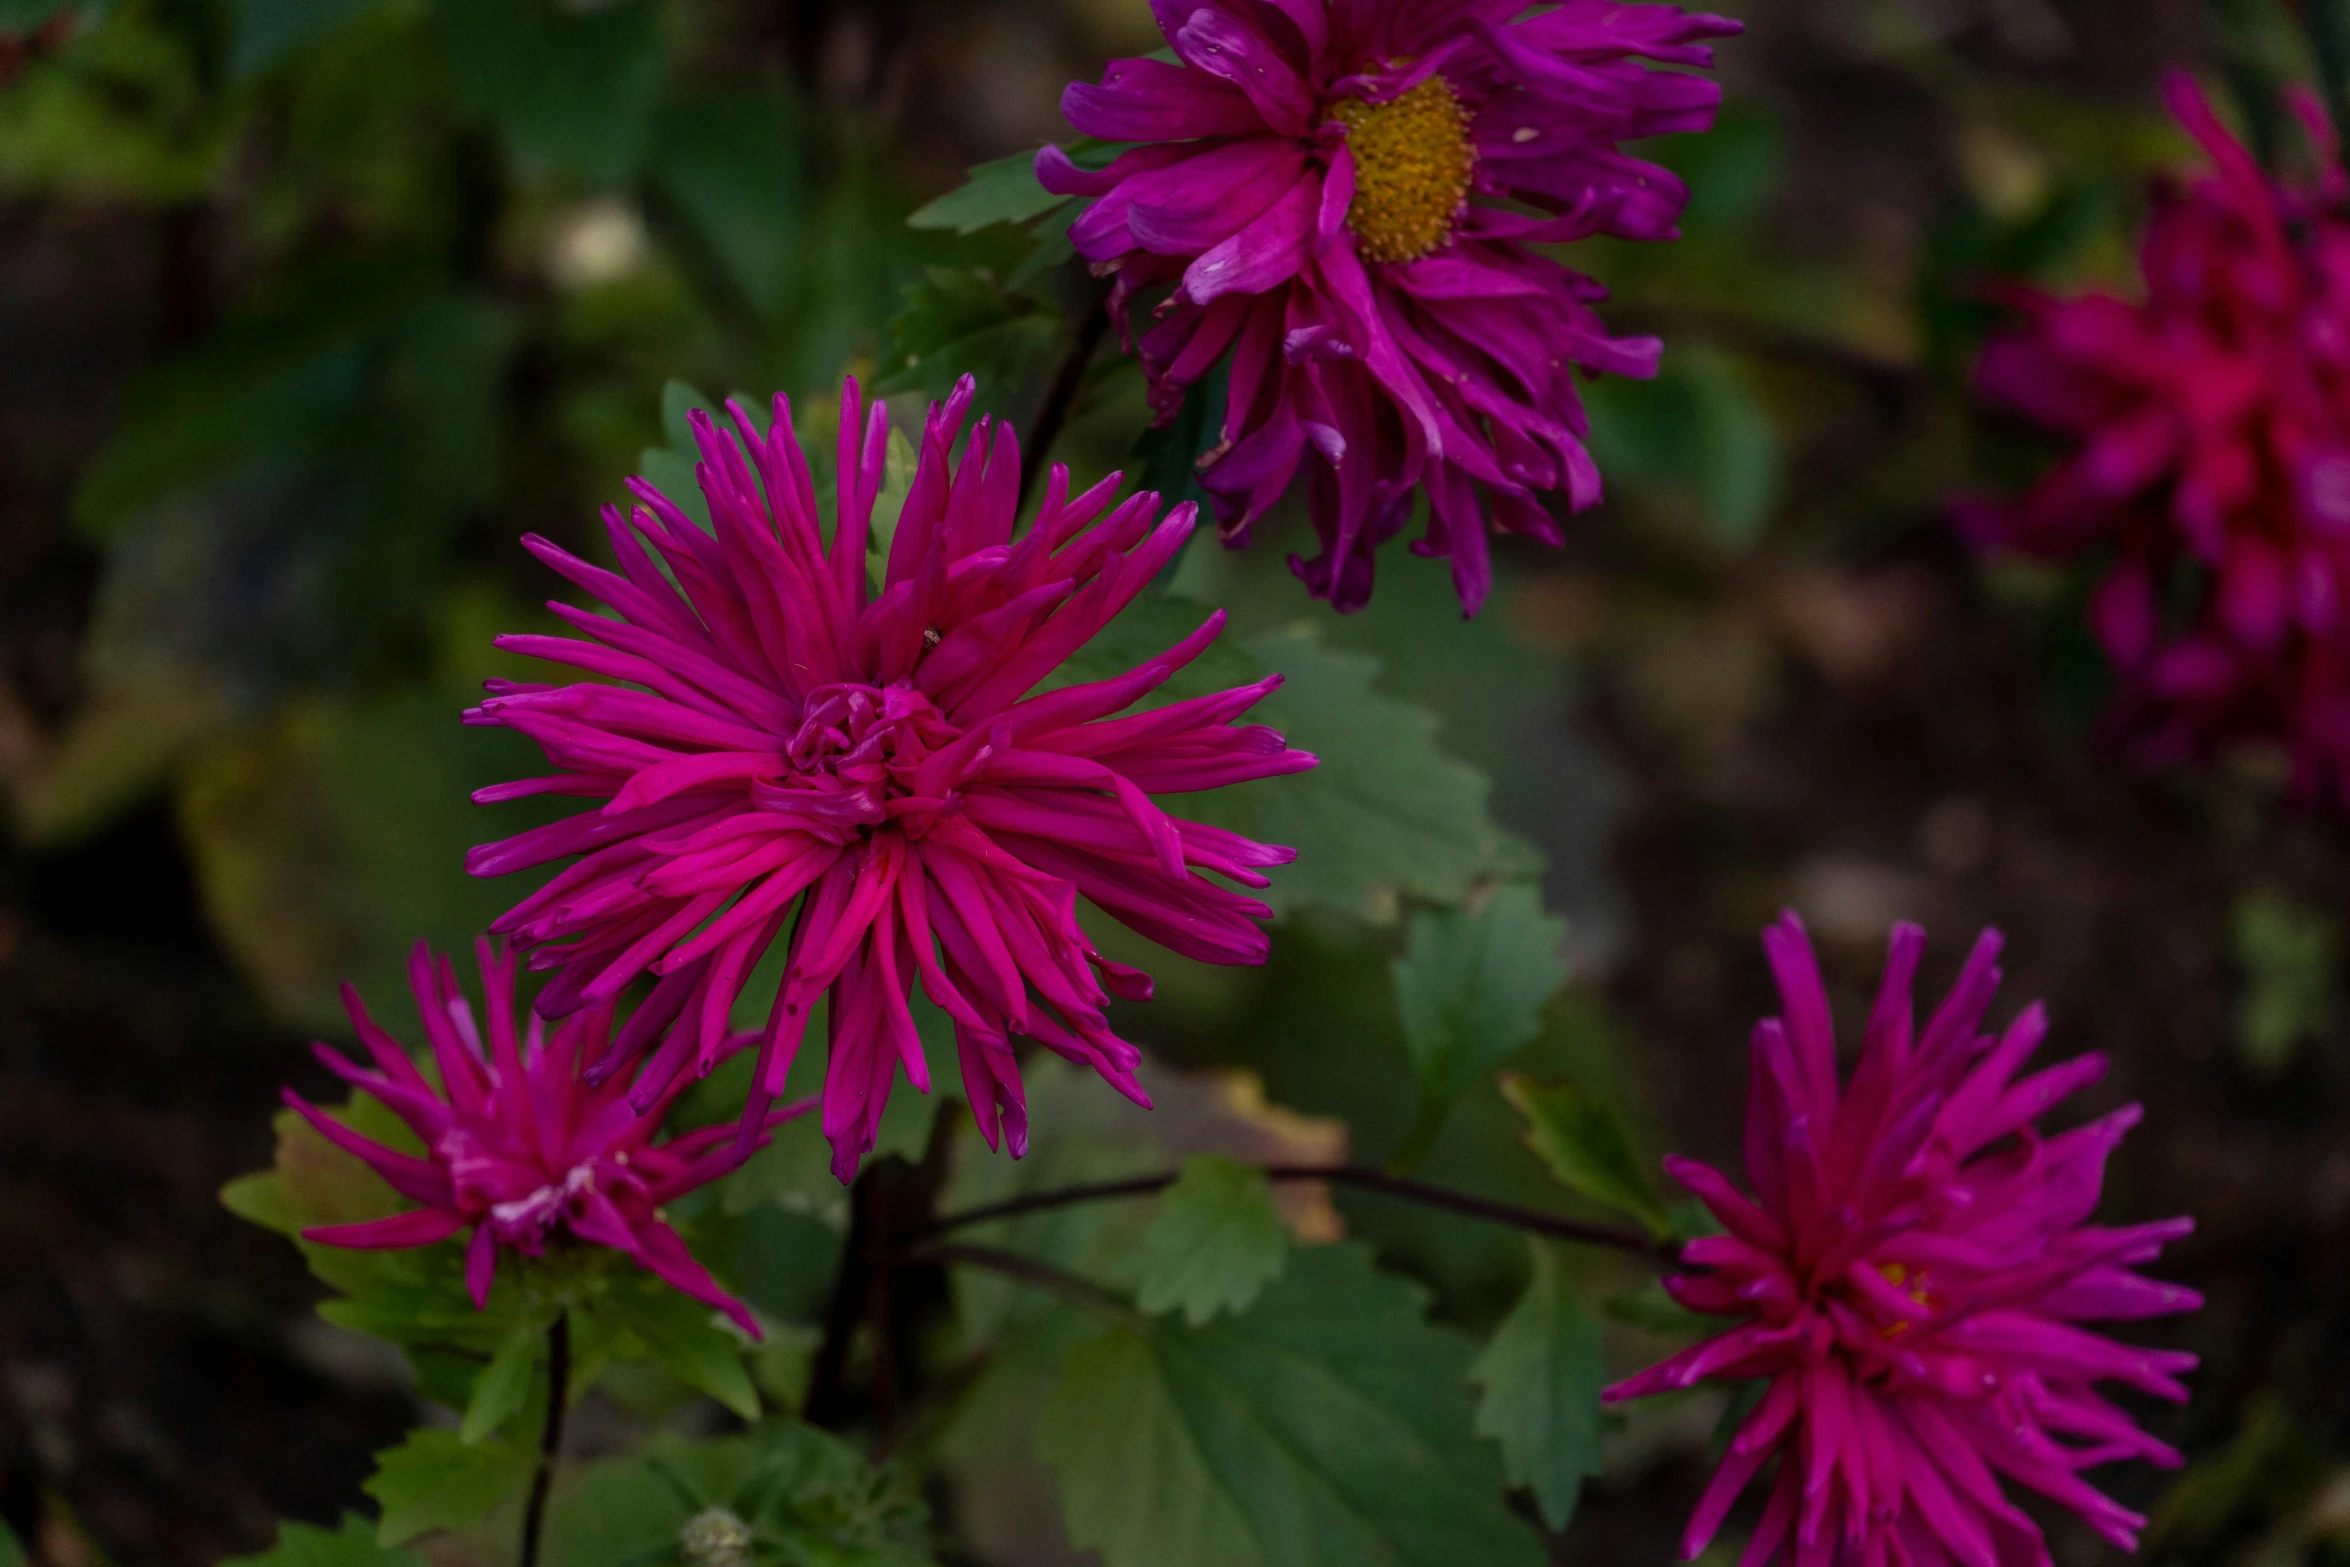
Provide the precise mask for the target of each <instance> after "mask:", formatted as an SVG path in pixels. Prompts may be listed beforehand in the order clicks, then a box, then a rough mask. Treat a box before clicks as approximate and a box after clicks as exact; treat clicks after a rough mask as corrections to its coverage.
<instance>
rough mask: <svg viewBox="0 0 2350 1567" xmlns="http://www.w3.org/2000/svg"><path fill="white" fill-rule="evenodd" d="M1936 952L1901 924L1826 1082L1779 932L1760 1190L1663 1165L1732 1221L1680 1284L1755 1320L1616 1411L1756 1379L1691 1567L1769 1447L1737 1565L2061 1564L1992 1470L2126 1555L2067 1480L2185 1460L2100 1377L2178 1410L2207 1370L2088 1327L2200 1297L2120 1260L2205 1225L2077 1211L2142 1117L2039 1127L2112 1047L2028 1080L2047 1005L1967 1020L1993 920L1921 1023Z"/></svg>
mask: <svg viewBox="0 0 2350 1567" xmlns="http://www.w3.org/2000/svg"><path fill="white" fill-rule="evenodd" d="M1925 941H1926V938H1925V933H1924V932H1923V931H1921V930H1919V929H1918V928H1917V927H1916V926H1914V925H1899V926H1896V927H1894V930H1893V936H1892V941H1891V943H1890V951H1889V954H1888V956H1887V959H1886V966H1885V978H1884V984H1883V988H1882V989H1881V990H1880V991H1879V993H1878V996H1877V1002H1876V1008H1875V1010H1874V1011H1873V1012H1872V1013H1871V1015H1870V1017H1869V1023H1868V1031H1867V1033H1866V1035H1865V1036H1864V1038H1863V1041H1862V1044H1861V1051H1860V1060H1859V1064H1858V1066H1857V1067H1856V1069H1855V1070H1854V1072H1853V1074H1852V1077H1851V1080H1850V1081H1849V1082H1847V1083H1843V1084H1841V1085H1839V1083H1838V1080H1837V1068H1836V1038H1835V1031H1834V1025H1833V1023H1832V1021H1831V1019H1830V1017H1829V1014H1828V998H1827V993H1826V991H1825V989H1824V988H1823V987H1822V985H1821V982H1820V972H1819V967H1818V964H1817V962H1816V961H1815V959H1814V957H1813V954H1812V949H1811V944H1810V942H1809V940H1808V939H1807V938H1806V937H1805V935H1804V930H1803V926H1802V924H1801V923H1800V922H1799V921H1798V920H1797V919H1796V918H1795V916H1794V915H1792V914H1788V915H1785V916H1783V917H1782V918H1781V920H1780V922H1779V923H1778V924H1777V925H1775V926H1773V927H1772V928H1771V929H1770V930H1768V931H1766V932H1765V933H1764V936H1763V946H1764V949H1765V951H1766V952H1767V953H1768V955H1769V957H1770V961H1771V968H1772V970H1773V972H1774V973H1775V975H1776V976H1777V979H1778V984H1779V994H1780V999H1781V1004H1782V1006H1783V1007H1784V1009H1785V1010H1784V1012H1783V1013H1782V1015H1781V1016H1779V1017H1774V1018H1769V1019H1766V1020H1764V1021H1763V1022H1762V1023H1761V1024H1759V1025H1757V1027H1756V1028H1755V1031H1754V1045H1753V1065H1752V1069H1751V1070H1752V1076H1751V1080H1750V1083H1749V1086H1748V1090H1747V1092H1748V1098H1747V1110H1746V1167H1747V1175H1748V1178H1749V1179H1750V1180H1751V1181H1752V1182H1753V1186H1754V1195H1753V1196H1752V1197H1748V1196H1747V1195H1746V1194H1744V1193H1742V1192H1740V1191H1739V1190H1737V1188H1735V1187H1734V1186H1732V1185H1731V1183H1730V1182H1729V1180H1728V1179H1727V1178H1725V1177H1724V1176H1723V1175H1722V1174H1721V1173H1720V1172H1719V1171H1717V1170H1715V1169H1713V1168H1711V1167H1710V1166H1707V1165H1703V1164H1699V1163H1697V1162H1696V1161H1694V1160H1689V1159H1672V1160H1668V1161H1667V1162H1666V1168H1667V1169H1668V1170H1669V1171H1670V1172H1671V1173H1672V1175H1673V1176H1674V1178H1675V1179H1676V1180H1678V1181H1679V1182H1680V1183H1681V1184H1682V1185H1683V1186H1686V1187H1687V1188H1688V1189H1689V1190H1690V1191H1692V1192H1694V1193H1695V1194H1696V1195H1697V1196H1698V1197H1699V1198H1700V1199H1701V1200H1703V1202H1704V1203H1705V1205H1706V1207H1707V1208H1708V1209H1710V1210H1711V1211H1712V1213H1713V1215H1714V1217H1715V1218H1716V1219H1718V1220H1720V1221H1721V1224H1722V1227H1723V1229H1724V1230H1725V1231H1726V1232H1727V1233H1725V1234H1722V1235H1718V1236H1713V1237H1709V1238H1706V1239H1701V1240H1696V1241H1692V1242H1690V1243H1689V1245H1688V1246H1687V1247H1686V1248H1685V1249H1684V1250H1683V1253H1682V1257H1683V1261H1684V1262H1685V1263H1686V1264H1688V1265H1689V1268H1690V1269H1691V1271H1688V1272H1684V1273H1680V1274H1677V1275H1675V1276H1673V1277H1672V1278H1669V1279H1668V1280H1667V1281H1666V1288H1667V1289H1668V1290H1670V1291H1671V1293H1672V1295H1673V1298H1674V1299H1676V1300H1678V1301H1680V1302H1681V1303H1682V1304H1683V1305H1685V1306H1687V1307H1689V1308H1690V1309H1691V1310H1693V1311H1700V1312H1705V1313H1707V1314H1709V1315H1713V1316H1722V1317H1732V1318H1738V1319H1741V1320H1740V1321H1739V1323H1738V1325H1737V1326H1735V1327H1733V1328H1730V1329H1728V1330H1727V1331H1725V1332H1724V1333H1722V1334H1721V1335H1720V1336H1719V1337H1716V1338H1713V1339H1709V1340H1707V1341H1706V1342H1705V1343H1703V1344H1700V1345H1698V1346H1697V1347H1696V1348H1694V1349H1690V1350H1687V1351H1685V1352H1683V1353H1681V1354H1679V1355H1676V1356H1674V1357H1673V1358H1671V1359H1670V1360H1667V1361H1665V1362H1664V1363H1663V1364H1661V1365H1658V1366H1655V1367H1653V1368H1651V1369H1650V1370H1648V1371H1644V1372H1642V1373H1641V1374H1640V1375H1638V1376H1635V1377H1633V1378H1631V1379H1630V1380H1629V1381H1625V1382H1621V1383H1618V1384H1617V1385H1616V1386H1614V1387H1612V1388H1609V1389H1608V1390H1607V1392H1606V1394H1605V1397H1606V1398H1607V1400H1608V1401H1610V1402H1615V1401H1618V1400H1622V1399H1627V1398H1636V1397H1639V1396H1642V1395H1644V1394H1650V1393H1660V1392H1664V1391H1667V1390H1669V1389H1675V1388H1686V1387H1689V1386H1692V1385H1693V1384H1695V1383H1697V1382H1699V1381H1700V1380H1702V1379H1705V1378H1708V1377H1716V1378H1767V1379H1768V1386H1767V1388H1766V1389H1765V1391H1764V1392H1763V1395H1762V1401H1761V1403H1760V1404H1758V1405H1757V1406H1756V1407H1755V1409H1754V1412H1753V1413H1752V1414H1751V1415H1749V1416H1748V1417H1747V1418H1746V1421H1745V1423H1744V1424H1743V1425H1741V1426H1740V1428H1739V1430H1738V1432H1737V1435H1736V1436H1735V1437H1734V1438H1733V1439H1732V1440H1731V1443H1730V1447H1729V1451H1728V1453H1727V1455H1726V1456H1725V1457H1724V1458H1723V1460H1722V1466H1721V1468H1720V1470H1719V1471H1718V1472H1717V1473H1716V1474H1715V1476H1714V1478H1713V1482H1712V1484H1711V1485H1710V1486H1709V1487H1708V1488H1707V1490H1706V1492H1705V1495H1704V1497H1703V1499H1702V1500H1701V1501H1700V1502H1699V1503H1698V1506H1697V1511H1696V1515H1695V1516H1694V1517H1692V1518H1691V1519H1690V1521H1689V1528H1688V1532H1687V1534H1686V1535H1685V1536H1684V1538H1683V1541H1682V1550H1683V1553H1684V1554H1685V1555H1686V1556H1689V1557H1695V1556H1696V1555H1697V1554H1698V1553H1699V1552H1700V1551H1701V1550H1703V1549H1704V1548H1705V1546H1706V1544H1707V1542H1708V1541H1710V1540H1711V1539H1712V1538H1713V1536H1714V1534H1715V1532H1716V1531H1717V1530H1718V1529H1720V1527H1721V1525H1722V1521H1723V1519H1724V1517H1725V1516H1726V1515H1727V1514H1728V1512H1729V1510H1730V1507H1731V1504H1732V1503H1733V1502H1735V1501H1736V1500H1737V1498H1738V1496H1739V1493H1740V1492H1741V1491H1743V1490H1744V1489H1745V1487H1746V1485H1747V1483H1748V1482H1749V1481H1750V1480H1752V1479H1753V1478H1754V1477H1755V1476H1756V1475H1757V1474H1758V1473H1760V1472H1761V1470H1762V1468H1763V1466H1764V1465H1765V1463H1767V1462H1768V1461H1770V1460H1771V1459H1773V1458H1776V1459H1777V1460H1778V1477H1777V1480H1776V1482H1775V1483H1774V1484H1773V1485H1772V1487H1771V1491H1770V1499H1769V1502H1768V1504H1767V1505H1766V1506H1765V1508H1764V1510H1763V1514H1762V1520H1761V1523H1760V1524H1759V1525H1758V1527H1757V1528H1756V1530H1755V1533H1754V1535H1753V1538H1752V1541H1751V1543H1750V1544H1749V1545H1748V1546H1747V1549H1746V1554H1745V1557H1744V1559H1743V1560H1744V1563H1745V1567H1761V1564H1763V1563H1766V1562H1770V1561H1772V1560H1774V1559H1781V1560H1786V1561H1790V1562H1794V1563H1800V1564H1804V1567H1812V1564H1819V1567H1830V1564H1833V1567H1881V1564H1891V1567H1942V1564H1945V1563H1951V1564H1964V1567H2046V1564H2047V1563H2048V1561H2049V1555H2048V1550H2047V1547H2046V1544H2045V1543H2044V1542H2043V1540H2042V1539H2041V1536H2040V1532H2039V1530H2038V1528H2037V1527H2035V1526H2034V1524H2033V1523H2032V1521H2031V1519H2030V1518H2029V1517H2027V1516H2026V1515H2025V1514H2024V1513H2023V1512H2022V1511H2021V1510H2020V1509H2019V1508H2017V1507H2016V1506H2015V1504H2014V1503H2013V1502H2011V1501H2009V1500H2008V1498H2007V1496H2006V1495H2005V1493H2004V1491H2003V1489H2002V1484H2001V1482H2002V1480H2003V1479H2006V1480H2013V1481H2016V1482H2017V1483H2019V1484H2021V1485H2023V1486H2026V1487H2028V1488H2030V1489H2031V1490H2034V1491H2037V1492H2039V1493H2040V1494H2041V1495H2043V1496H2046V1497H2048V1498H2049V1499H2051V1500H2052V1501H2055V1502H2057V1503H2059V1504H2061V1505H2063V1506H2065V1507H2068V1508H2070V1509H2072V1510H2073V1511H2075V1512H2077V1513H2079V1514H2080V1515H2081V1516H2082V1517H2083V1518H2084V1519H2086V1520H2087V1521H2088V1523H2089V1525H2090V1526H2091V1527H2092V1528H2094V1529H2095V1530H2096V1531H2097V1532H2098V1533H2099V1534H2101V1535H2103V1536H2104V1537H2105V1538H2106V1539H2108V1540H2110V1541H2112V1542H2113V1543H2114V1544H2116V1545H2118V1546H2121V1547H2123V1548H2125V1549H2128V1548H2132V1547H2134V1546H2135V1544H2136V1542H2137V1531H2138V1529H2139V1528H2140V1527H2142V1526H2143V1524H2144V1522H2145V1520H2144V1519H2142V1518H2140V1517H2139V1516H2138V1515H2137V1514H2135V1513H2132V1512H2129V1511H2127V1510H2126V1509H2124V1508H2122V1507H2120V1506H2119V1505H2117V1504H2116V1503H2114V1502H2113V1501H2111V1500H2110V1499H2108V1498H2107V1497H2105V1496H2104V1495H2103V1494H2101V1493H2100V1492H2098V1491H2096V1490H2095V1489H2093V1488H2092V1487H2090V1486H2089V1485H2088V1484H2087V1483H2086V1482H2085V1481H2083V1480H2082V1479H2081V1477H2080V1471H2082V1470H2084V1469H2088V1468H2091V1467H2094V1466H2096V1465H2098V1464H2104V1463H2111V1462H2114V1461H2116V1460H2120V1459H2129V1458H2143V1459H2147V1460H2150V1461H2152V1462H2154V1463H2157V1464H2162V1465H2165V1466H2173V1465H2176V1464H2177V1463H2178V1461H2179V1457H2178V1454H2177V1453H2175V1452H2173V1451H2172V1450H2171V1449H2170V1448H2169V1447H2166V1446H2165V1445H2163V1444H2162V1443H2161V1442H2158V1441H2156V1440H2155V1439H2154V1438H2152V1437H2151V1436H2148V1435H2147V1434H2146V1433H2145V1432H2143V1431H2141V1430H2139V1429H2138V1428H2137V1426H2136V1425H2135V1424H2134V1423H2133V1422H2132V1421H2131V1419H2130V1417H2129V1415H2128V1414H2126V1413H2125V1412H2124V1411H2122V1410H2121V1409H2119V1408H2117V1407H2116V1406H2115V1405H2113V1404H2112V1403H2110V1402H2108V1401H2107V1400H2106V1399H2105V1398H2104V1397H2102V1396H2100V1394H2099V1393H2098V1392H2097V1391H2096V1387H2095V1384H2097V1383H2098V1382H2100V1381H2106V1380H2111V1381H2116V1382H2120V1383H2122V1384H2124V1385H2126V1386H2129V1387H2132V1388H2136V1389H2139V1390H2141V1391H2143V1392H2147V1393H2152V1394H2154V1395H2156V1396H2158V1397H2162V1398H2167V1399H2171V1400H2174V1401H2179V1402H2184V1401H2185V1399H2186V1396H2187V1392H2186V1389H2185V1388H2184V1387H2182V1386H2181V1385H2180V1384H2179V1382H2178V1380H2177V1378H2178V1377H2179V1375H2180V1374H2181V1373H2183V1372H2186V1371H2188V1370H2191V1369H2192V1368H2193V1366H2194V1364H2195V1358H2194V1357H2193V1356H2192V1355H2186V1354H2180V1353H2175V1352H2169V1351H2162V1350H2148V1349H2136V1348H2132V1347H2130V1346H2127V1345H2123V1344H2118V1343H2115V1342H2114V1341H2113V1340H2111V1339H2108V1338H2104V1337H2101V1336H2099V1335H2097V1334H2094V1333H2091V1332H2088V1331H2086V1330H2085V1329H2083V1328H2082V1327H2080V1326H2079V1324H2081V1323H2083V1322H2091V1321H2099V1320H2107V1321H2117V1320H2118V1321H2129V1320H2135V1319H2139V1318H2145V1317H2155V1316H2162V1315H2166V1314H2168V1313H2172V1312H2181V1311H2192V1310H2194V1309H2196V1308H2197V1307H2198V1306H2200V1305H2201V1304H2202V1301H2201V1298H2200V1297H2198V1296H2197V1295H2196V1294H2195V1292H2194V1291H2192V1290H2188V1289H2182V1288H2179V1287H2178V1286H2176V1285H2169V1284H2163V1283H2159V1282H2156V1281H2154V1280H2150V1279H2146V1278H2143V1277H2141V1276H2140V1275H2138V1274H2137V1273H2135V1272H2133V1271H2131V1270H2132V1269H2134V1268H2136V1267H2138V1266H2139V1265H2141V1264H2144V1263H2147V1262H2150V1261H2152V1260H2153V1259H2154V1258H2155V1256H2156V1255H2157V1254H2158V1253H2159V1252H2160V1251H2161V1249H2162V1247H2163V1246H2164V1245H2165V1244H2166V1243H2168V1242H2170V1241H2174V1240H2177V1239H2179V1238H2180V1237H2182V1236H2184V1235H2186V1234H2187V1233H2188V1232H2189V1231H2190V1230H2191V1229H2192V1228H2193V1224H2192V1221H2190V1220H2187V1219H2183V1218H2181V1219H2166V1220H2163V1221H2161V1222H2159V1223H2154V1224H2140V1225H2134V1226H2129V1227H2125V1228H2120V1229H2107V1228H2102V1227H2099V1226H2095V1225H2091V1224H2089V1223H2088V1222H2087V1220H2088V1218H2089V1215H2090V1213H2091V1211H2092V1210H2093V1209H2094V1208H2095V1207H2096V1205H2097V1197H2098V1188H2099V1185H2100V1183H2101V1181H2102V1180H2103V1176H2104V1168H2105V1159H2106V1156H2107V1155H2108V1154H2109V1153H2110V1152H2112V1150H2113V1148H2114V1145H2115V1144H2117V1143H2118V1142H2120V1140H2121V1138H2122V1134H2123V1133H2124V1132H2126V1131H2127V1130H2129V1128H2130V1127H2131V1126H2133V1125H2134V1124H2136V1122H2137V1120H2138V1114H2139V1113H2138V1109H2137V1107H2136V1106H2134V1105H2133V1106H2130V1107H2128V1108H2125V1109H2122V1110H2117V1111H2115V1112H2113V1113H2112V1114H2110V1115H2107V1116H2105V1117H2103V1118H2101V1119H2099V1120H2096V1121H2092V1122H2090V1123H2088V1124H2087V1125H2085V1126H2081V1127H2077V1128H2075V1129H2074V1130H2071V1131H2068V1132H2062V1133H2059V1134H2057V1135H2055V1136H2046V1135H2043V1134H2042V1133H2041V1131H2040V1130H2039V1128H2038V1127H2037V1126H2036V1125H2035V1124H2034V1123H2035V1121H2036V1120H2037V1119H2038V1117H2039V1116H2040V1115H2041V1114H2042V1113H2043V1112H2045V1111H2047V1110H2048V1109H2049V1108H2051V1107H2052V1106H2054V1105H2055V1104H2056V1103H2057V1102H2058V1101H2059V1100H2061V1099H2063V1098H2065V1097H2066V1096H2067V1095H2069V1094H2071V1093H2073V1092H2074V1091H2076V1090H2078V1089H2080V1088H2082V1087H2084V1086H2086V1085H2087V1084H2089V1083H2092V1082H2094V1081H2096V1080H2097V1079H2098V1078H2099V1077H2100V1076H2102V1075H2103V1073H2104V1071H2105V1061H2104V1058H2103V1057H2101V1056H2095V1055H2091V1056H2084V1057H2081V1058H2079V1059H2077V1060H2073V1061H2069V1062H2066V1063H2064V1064H2062V1065H2059V1066H2054V1067H2049V1068H2046V1069H2044V1070H2042V1071H2040V1072H2037V1073H2034V1074H2032V1075H2030V1076H2026V1077H2018V1076H2017V1073H2018V1072H2020V1071H2021V1070H2022V1069H2023V1066H2024V1063H2025V1062H2026V1061H2027V1060H2028V1059H2029V1058H2030V1056H2031V1055H2032V1053H2033V1051H2034V1049H2035V1048H2036V1047H2037V1046H2038V1045H2039V1043H2040V1041H2041V1038H2042V1036H2043V1035H2044V1034H2045V1033H2046V1032H2047V1026H2048V1023H2047V1014H2046V1012H2045V1011H2043V1010H2042V1008H2041V1007H2040V1006H2039V1005H2038V1004H2037V1003H2035V1004H2033V1005H2032V1006H2030V1007H2027V1008H2025V1009H2024V1011H2023V1012H2022V1013H2021V1014H2020V1015H2019V1016H2018V1017H2017V1018H2016V1019H2015V1021H2014V1022H2013V1023H2011V1024H2009V1025H2008V1027H2007V1029H2006V1031H2005V1032H2004V1033H2002V1034H1999V1035H1997V1036H1996V1037H1993V1036H1990V1035H1987V1034H1983V1033H1980V1032H1978V1030H1979V1029H1980V1028H1981V1026H1982V1023H1983V1017H1984V1013H1985V1012H1986V1010H1987V1009H1988V1008H1989V1007H1990V1005H1991V997H1992V993H1993V991H1994V990H1996V989H1997V988H1998V984H1999V977H2000V976H1999V969H1998V967H1997V964H1996V959H1997V956H1998V952H1999V945H2000V942H1999V936H1998V934H1997V932H1994V931H1986V932H1984V933H1983V936H1982V938H1981V939H1980V940H1979V941H1977V942H1976V944H1975V948H1974V951H1973V953H1972V954H1971V955H1970V956H1969V957H1968V959H1967V962H1966V966H1965V968H1964V970H1963V971H1962V972H1961V973H1960V975H1959V977H1958V981H1957V983H1956V984H1955V985H1954V986H1953V987H1952V988H1951V992H1950V994H1949V996H1948V997H1947V999H1945V1000H1944V1001H1943V1003H1942V1005H1941V1006H1940V1007H1939V1008H1937V1009H1936V1010H1935V1012H1934V1015H1933V1016H1932V1018H1930V1019H1929V1020H1928V1021H1927V1023H1926V1026H1925V1029H1924V1030H1923V1032H1919V1031H1917V1030H1916V1028H1915V1025H1914V1020H1913V1017H1912V1009H1911V999H1910V987H1911V982H1912V980H1913V979H1914V978H1915V976H1916V974H1917V968H1918V960H1919V957H1920V956H1921V955H1922V953H1923V952H1924V950H1925Z"/></svg>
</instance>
